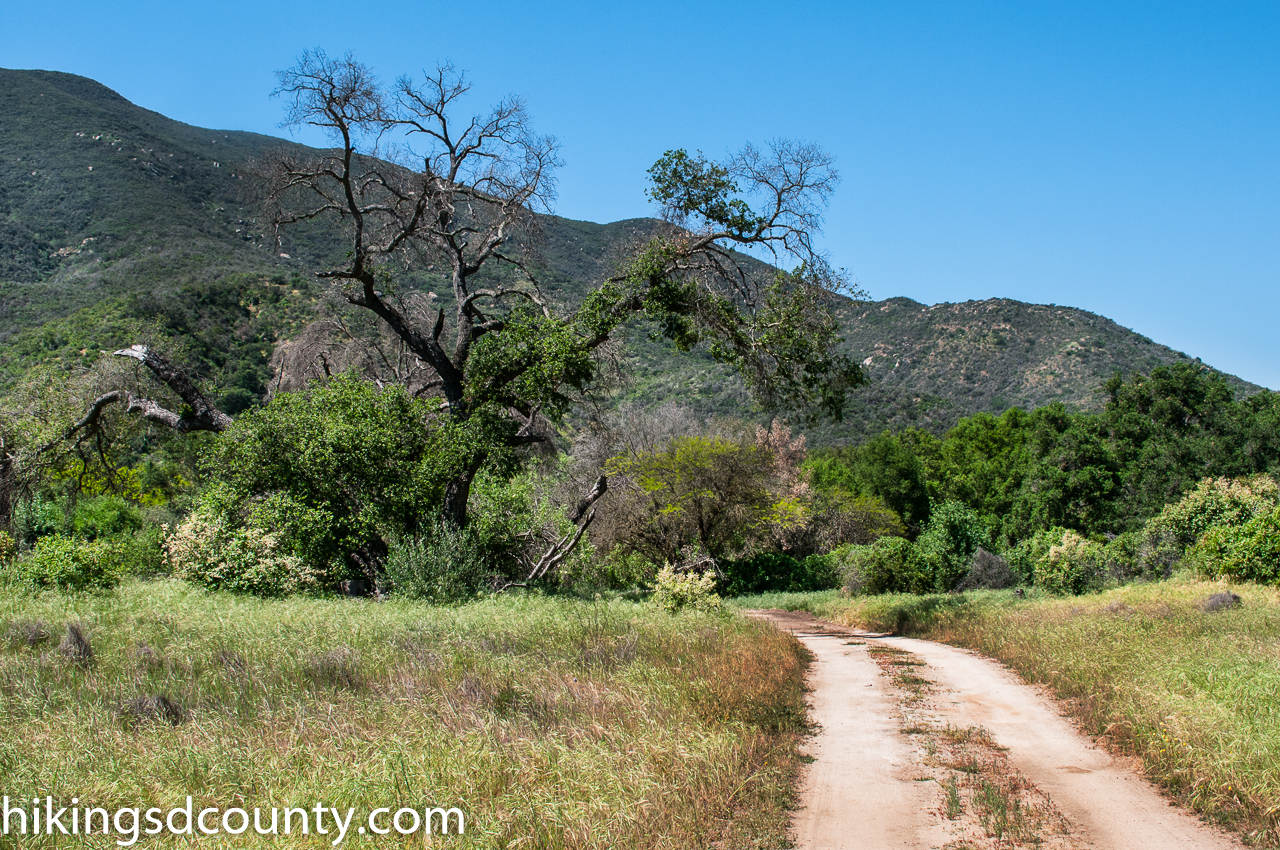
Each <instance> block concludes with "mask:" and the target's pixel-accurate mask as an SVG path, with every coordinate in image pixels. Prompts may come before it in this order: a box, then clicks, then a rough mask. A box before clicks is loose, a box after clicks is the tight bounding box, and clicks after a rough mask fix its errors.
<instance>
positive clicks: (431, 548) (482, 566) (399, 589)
mask: <svg viewBox="0 0 1280 850" xmlns="http://www.w3.org/2000/svg"><path fill="white" fill-rule="evenodd" d="M385 575H386V578H387V581H388V582H389V583H390V585H391V591H392V593H395V594H399V595H401V596H406V597H409V598H412V599H424V600H426V601H428V602H462V601H465V600H467V599H474V598H475V597H476V596H477V595H478V594H480V593H481V592H483V591H484V590H487V589H489V588H491V587H492V583H493V577H494V570H493V566H492V563H491V561H490V557H489V552H488V550H487V547H486V546H485V543H484V541H483V540H482V539H481V538H480V536H479V535H477V534H476V533H475V532H474V531H473V530H472V529H470V528H465V529H459V528H456V527H455V526H452V525H450V524H448V523H443V522H437V523H435V524H434V525H432V526H430V527H429V528H428V529H426V530H425V533H421V534H419V535H417V536H415V537H407V538H403V539H401V540H397V541H395V542H393V543H392V545H391V552H390V554H389V555H388V556H387V562H386V566H385Z"/></svg>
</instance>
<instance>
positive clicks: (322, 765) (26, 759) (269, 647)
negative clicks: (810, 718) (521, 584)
mask: <svg viewBox="0 0 1280 850" xmlns="http://www.w3.org/2000/svg"><path fill="white" fill-rule="evenodd" d="M69 635H74V636H70V637H69ZM805 664H806V662H805V658H804V651H803V650H802V649H801V648H800V647H799V645H798V644H797V643H796V642H795V641H794V640H792V639H791V638H790V637H789V636H785V635H783V634H781V633H779V632H777V631H776V630H774V629H771V628H769V627H766V626H764V625H762V624H759V623H756V622H754V621H751V620H748V619H746V618H741V617H724V616H714V615H705V614H699V613H696V612H695V611H693V610H692V609H690V610H686V611H685V612H682V613H681V614H679V615H678V616H671V615H669V614H667V613H666V612H664V611H662V610H660V609H658V608H656V607H655V606H652V605H648V604H638V603H633V602H627V601H623V600H620V599H611V600H603V599H601V600H595V601H583V600H577V599H564V598H554V597H545V596H505V597H502V598H498V599H492V600H488V601H483V602H475V603H472V604H469V605H464V606H453V607H442V606H429V605H423V604H421V603H416V602H395V601H387V602H382V603H374V602H360V601H353V600H323V599H308V598H293V599H288V600H281V601H272V600H261V599H256V598H254V597H252V596H246V595H243V594H232V593H227V592H217V593H210V592H208V591H205V590H202V589H199V588H197V587H193V586H192V585H190V584H187V583H185V582H182V581H178V580H171V579H165V580H159V581H145V582H144V581H138V580H130V581H127V582H126V583H125V584H123V585H122V586H121V587H120V588H119V589H118V590H117V591H116V592H115V593H112V594H109V595H66V594H61V593H50V592H42V593H25V592H24V593H16V594H15V593H6V594H4V596H3V597H2V598H0V682H3V686H2V687H3V694H4V700H3V702H2V703H0V722H2V723H3V726H4V728H6V729H8V730H10V734H7V735H5V736H3V737H0V767H2V771H0V772H2V773H3V775H4V778H5V781H4V786H5V790H6V792H7V793H9V794H11V795H16V796H36V795H39V796H42V797H43V796H46V795H52V796H53V797H54V798H55V799H61V800H65V801H69V800H70V799H71V798H72V797H73V796H76V797H79V798H80V799H81V800H90V801H92V802H93V805H101V806H105V807H108V808H111V809H113V810H114V808H115V807H117V806H143V807H146V806H151V805H155V806H158V807H164V808H168V807H169V806H170V805H181V804H182V803H183V801H184V800H185V797H186V796H187V795H188V794H189V795H192V796H193V797H194V798H195V800H196V802H197V803H206V804H208V805H213V806H228V805H233V804H234V805H245V806H250V807H252V806H263V807H270V806H285V805H298V806H312V805H314V804H315V803H317V802H320V801H326V802H327V803H328V804H329V805H340V806H342V807H343V808H346V807H355V808H356V809H357V811H368V810H370V809H372V808H376V807H379V806H392V807H393V809H394V808H396V807H398V806H399V805H402V804H403V805H406V806H417V807H419V808H421V807H422V805H423V804H425V803H432V804H440V805H444V806H454V805H456V806H458V807H460V808H461V809H462V810H463V811H464V812H465V814H466V818H467V819H466V824H467V830H466V834H465V836H464V837H460V838H451V839H450V841H452V842H453V843H454V844H456V846H459V847H491V846H503V847H505V846H508V845H509V843H511V842H515V843H516V844H517V845H519V844H522V843H525V842H532V843H534V844H536V845H538V846H554V847H617V846H627V847H689V846H708V845H712V844H715V845H716V846H723V847H781V846H783V844H784V842H783V831H784V830H785V827H786V823H787V817H786V811H787V807H788V805H789V804H790V803H791V800H792V791H791V787H792V780H793V777H794V774H795V771H796V769H797V765H798V761H797V752H796V744H797V741H798V738H799V736H800V734H801V733H802V732H803V731H804V729H805V720H804V700H803V684H802V682H803V672H804V667H805ZM33 742H39V746H32V743H33ZM232 801H236V802H235V803H233V802H232ZM6 840H7V841H10V842H12V841H13V840H14V838H12V837H11V838H9V839H4V838H0V846H24V847H25V846H43V845H36V844H32V845H28V844H25V843H22V840H19V842H18V844H12V843H10V844H4V843H3V842H5V841H6ZM165 840H171V841H173V842H174V843H180V842H181V841H182V840H183V839H173V838H171V839H165ZM257 840H258V841H260V842H261V846H267V845H269V844H271V840H266V841H262V839H257ZM298 840H300V839H294V841H295V842H296V841H298ZM311 840H313V841H314V842H316V843H317V846H318V845H319V843H323V844H324V845H325V846H328V842H329V841H330V840H331V839H330V838H324V837H320V836H313V837H312V839H311ZM360 840H361V841H364V840H365V839H363V838H362V839H360ZM388 840H390V837H389V838H388ZM399 840H400V842H401V843H405V844H413V845H414V846H418V845H419V844H420V843H421V840H422V839H421V837H420V836H418V837H416V838H413V839H412V840H406V839H403V838H401V839H399ZM237 844H238V845H240V844H243V845H244V846H246V847H251V846H259V844H255V839H254V838H253V837H252V832H250V833H248V834H246V835H245V836H242V838H241V840H238V841H237Z"/></svg>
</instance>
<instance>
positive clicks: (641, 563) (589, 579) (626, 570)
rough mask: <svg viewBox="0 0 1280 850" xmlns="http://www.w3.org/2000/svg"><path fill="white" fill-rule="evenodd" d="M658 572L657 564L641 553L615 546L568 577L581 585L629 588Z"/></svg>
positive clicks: (650, 581) (649, 581)
mask: <svg viewBox="0 0 1280 850" xmlns="http://www.w3.org/2000/svg"><path fill="white" fill-rule="evenodd" d="M583 542H584V543H585V542H586V540H585V538H584V540H583ZM657 573H658V567H657V565H655V564H654V563H653V562H652V561H650V560H649V559H648V558H646V557H645V556H644V555H641V554H640V553H639V552H628V551H626V550H625V549H623V547H621V546H614V547H613V548H612V549H610V550H609V552H608V553H607V554H605V555H603V556H601V557H598V558H593V559H591V560H590V561H588V562H587V563H585V564H583V565H582V566H581V567H579V568H578V569H576V570H574V572H573V574H572V576H571V578H570V581H571V583H573V584H576V585H578V586H580V587H588V588H602V589H608V590H630V589H632V588H638V587H642V586H648V585H651V584H653V581H654V578H655V577H656V576H657Z"/></svg>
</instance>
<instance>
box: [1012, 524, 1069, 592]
mask: <svg viewBox="0 0 1280 850" xmlns="http://www.w3.org/2000/svg"><path fill="white" fill-rule="evenodd" d="M1066 532H1067V529H1065V528H1060V527H1054V528H1046V529H1044V530H1043V531H1037V532H1036V533H1035V534H1032V535H1031V536H1030V537H1027V538H1026V539H1025V540H1022V541H1020V542H1019V543H1018V545H1016V546H1014V547H1012V548H1011V549H1009V550H1008V551H1006V552H1005V560H1006V561H1007V562H1008V563H1009V568H1010V569H1012V570H1013V571H1014V573H1015V574H1016V575H1017V576H1018V583H1019V584H1026V585H1033V584H1035V583H1036V569H1037V567H1038V565H1039V564H1040V563H1041V562H1042V561H1044V560H1045V559H1046V558H1048V557H1049V548H1050V547H1051V546H1054V545H1056V544H1057V543H1059V542H1060V541H1061V540H1062V537H1063V535H1064V534H1066Z"/></svg>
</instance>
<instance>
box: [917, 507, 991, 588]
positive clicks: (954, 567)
mask: <svg viewBox="0 0 1280 850" xmlns="http://www.w3.org/2000/svg"><path fill="white" fill-rule="evenodd" d="M990 535H991V532H990V530H989V529H988V528H987V525H986V523H984V522H983V521H982V519H981V518H980V517H979V516H978V514H977V512H975V511H974V510H973V509H972V508H970V507H969V506H967V505H965V504H964V503H962V502H958V501H955V500H949V501H946V502H943V503H942V504H941V505H940V506H938V507H936V508H934V510H933V512H932V514H931V515H930V517H929V524H928V525H927V526H925V530H924V533H923V534H921V535H920V537H919V539H918V540H917V541H916V545H917V547H918V549H919V551H920V554H921V556H922V557H923V558H924V559H925V560H926V561H928V562H929V564H930V566H931V567H932V569H933V588H932V590H933V592H935V593H949V592H950V591H952V590H955V589H956V588H957V587H958V586H959V585H960V584H961V582H963V581H964V578H965V576H966V575H968V573H969V562H970V560H971V559H972V558H973V554H974V552H976V551H977V550H978V547H979V546H983V545H986V544H988V542H989V538H990Z"/></svg>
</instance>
